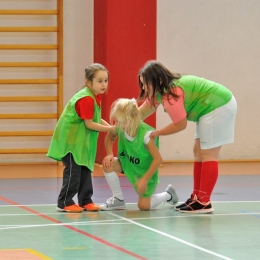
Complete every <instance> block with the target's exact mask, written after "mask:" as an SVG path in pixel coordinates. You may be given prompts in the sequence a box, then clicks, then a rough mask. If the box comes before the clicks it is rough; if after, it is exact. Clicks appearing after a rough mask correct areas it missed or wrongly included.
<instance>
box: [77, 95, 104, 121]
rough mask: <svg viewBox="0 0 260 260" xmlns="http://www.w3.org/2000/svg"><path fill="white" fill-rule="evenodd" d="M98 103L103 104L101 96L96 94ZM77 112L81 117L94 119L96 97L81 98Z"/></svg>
mask: <svg viewBox="0 0 260 260" xmlns="http://www.w3.org/2000/svg"><path fill="white" fill-rule="evenodd" d="M95 98H96V102H97V105H98V106H99V107H100V105H101V96H100V95H96V96H95ZM75 109H76V112H77V114H78V116H79V117H80V118H81V119H92V118H93V117H94V99H93V98H92V97H89V96H88V97H84V98H81V99H79V100H78V101H77V102H76V105H75Z"/></svg>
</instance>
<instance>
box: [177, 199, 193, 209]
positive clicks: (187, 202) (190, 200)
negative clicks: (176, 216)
mask: <svg viewBox="0 0 260 260" xmlns="http://www.w3.org/2000/svg"><path fill="white" fill-rule="evenodd" d="M191 202H192V197H191V196H190V198H189V199H187V200H186V202H184V203H182V204H180V205H178V206H176V207H175V208H174V209H175V210H177V211H179V210H180V208H182V207H185V206H187V205H188V204H190V203H191Z"/></svg>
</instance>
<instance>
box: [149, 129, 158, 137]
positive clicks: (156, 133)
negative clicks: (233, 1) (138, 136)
mask: <svg viewBox="0 0 260 260" xmlns="http://www.w3.org/2000/svg"><path fill="white" fill-rule="evenodd" d="M158 136H159V133H158V131H156V130H155V131H153V132H152V133H151V134H150V138H153V139H155V138H156V137H158Z"/></svg>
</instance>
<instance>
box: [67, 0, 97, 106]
mask: <svg viewBox="0 0 260 260" xmlns="http://www.w3.org/2000/svg"><path fill="white" fill-rule="evenodd" d="M93 8H94V6H93V0H87V1H86V0H73V1H71V0H64V105H65V104H66V103H67V102H68V101H69V99H70V98H71V97H72V96H73V95H74V94H75V93H76V92H77V91H78V90H79V89H80V88H81V87H82V86H83V85H84V83H85V68H86V66H87V65H89V64H91V63H92V62H93V53H94V50H93V43H94V39H93V34H94V21H93V19H94V14H93Z"/></svg>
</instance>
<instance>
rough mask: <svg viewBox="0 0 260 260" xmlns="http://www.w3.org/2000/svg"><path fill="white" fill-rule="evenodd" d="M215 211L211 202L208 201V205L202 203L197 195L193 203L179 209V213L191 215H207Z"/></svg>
mask: <svg viewBox="0 0 260 260" xmlns="http://www.w3.org/2000/svg"><path fill="white" fill-rule="evenodd" d="M213 211H214V209H213V208H212V206H211V202H210V201H208V202H207V203H203V202H200V201H199V200H198V199H197V196H196V195H195V198H194V200H193V201H191V202H190V203H189V204H188V205H186V206H184V207H182V208H180V209H179V212H182V213H189V214H205V213H211V212H213Z"/></svg>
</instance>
